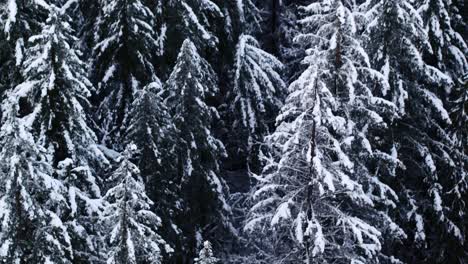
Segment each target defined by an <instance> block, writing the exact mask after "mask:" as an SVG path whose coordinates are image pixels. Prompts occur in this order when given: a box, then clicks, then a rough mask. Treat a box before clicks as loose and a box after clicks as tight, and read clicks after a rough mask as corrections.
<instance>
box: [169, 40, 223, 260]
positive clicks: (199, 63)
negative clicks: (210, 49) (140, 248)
mask: <svg viewBox="0 0 468 264" xmlns="http://www.w3.org/2000/svg"><path fill="white" fill-rule="evenodd" d="M217 89H218V87H217V82H216V76H215V73H214V72H213V70H212V68H211V67H210V65H209V64H208V62H206V61H205V60H204V59H203V58H202V57H201V56H200V55H199V54H198V52H197V49H196V48H195V45H194V44H193V43H192V42H191V41H190V40H188V39H187V40H185V41H184V43H183V45H182V47H181V50H180V53H179V56H178V59H177V64H176V65H175V67H174V70H173V72H172V74H171V75H170V77H169V79H168V81H167V82H166V86H165V90H166V92H167V93H168V95H167V98H166V99H165V101H166V104H167V105H168V106H170V112H171V114H172V116H173V120H174V124H175V126H176V128H177V129H178V137H179V139H178V140H179V143H178V146H177V150H176V153H177V155H178V169H179V172H178V174H179V177H180V178H181V180H180V182H181V188H182V192H181V194H182V199H183V203H184V204H183V206H184V208H183V212H184V213H183V214H182V216H181V218H180V219H179V227H180V228H181V229H182V230H183V232H184V234H185V235H186V237H187V240H186V243H187V245H186V247H187V249H186V250H185V253H186V256H187V257H189V258H193V257H195V256H196V248H197V245H198V243H201V242H202V241H199V240H200V239H201V238H202V239H211V240H212V241H221V240H220V236H225V235H226V233H225V232H223V230H225V229H226V228H229V227H230V222H229V219H228V214H229V213H230V208H229V206H228V205H227V204H226V201H225V195H226V192H227V190H226V187H225V183H224V180H223V179H222V178H221V177H219V175H218V171H219V160H220V159H221V158H222V157H223V156H225V150H224V146H223V144H222V143H221V141H219V140H218V139H216V138H215V137H214V136H213V135H212V132H211V123H212V121H213V120H214V119H215V118H217V117H218V113H217V111H216V109H215V108H214V107H210V106H208V105H207V104H206V102H205V100H206V98H207V97H208V96H210V95H214V94H215V93H216V92H217Z"/></svg>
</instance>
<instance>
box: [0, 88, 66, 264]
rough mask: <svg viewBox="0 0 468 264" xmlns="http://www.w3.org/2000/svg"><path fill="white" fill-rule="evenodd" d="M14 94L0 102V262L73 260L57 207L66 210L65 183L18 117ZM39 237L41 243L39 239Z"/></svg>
mask: <svg viewBox="0 0 468 264" xmlns="http://www.w3.org/2000/svg"><path fill="white" fill-rule="evenodd" d="M17 95H18V94H16V93H9V95H8V99H5V100H4V101H3V104H2V110H3V112H4V118H3V120H2V121H3V126H2V128H1V130H0V146H1V151H0V184H1V188H0V222H1V225H0V244H1V246H0V261H1V262H3V263H72V259H73V254H72V247H71V241H70V236H69V233H68V232H69V231H68V229H67V227H66V226H65V225H64V223H63V222H62V220H61V219H60V215H57V212H60V211H61V210H64V209H67V204H66V198H65V195H66V188H65V186H64V185H63V184H62V182H61V181H59V180H57V179H55V178H53V176H52V175H53V170H52V167H51V166H50V164H49V162H48V160H47V156H46V153H45V150H44V149H42V148H41V147H39V146H37V145H36V144H35V141H34V138H33V137H32V135H31V134H30V133H29V131H28V128H27V127H25V126H24V123H25V121H26V120H24V119H22V118H17V116H16V115H17V114H18V113H17V111H16V109H17V104H18V100H17ZM39 241H40V243H38V242H39Z"/></svg>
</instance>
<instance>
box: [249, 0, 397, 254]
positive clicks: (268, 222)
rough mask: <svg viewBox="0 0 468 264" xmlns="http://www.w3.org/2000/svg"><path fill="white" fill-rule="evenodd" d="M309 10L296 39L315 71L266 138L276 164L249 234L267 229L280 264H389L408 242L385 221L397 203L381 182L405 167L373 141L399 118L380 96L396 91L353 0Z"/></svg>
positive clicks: (261, 190)
mask: <svg viewBox="0 0 468 264" xmlns="http://www.w3.org/2000/svg"><path fill="white" fill-rule="evenodd" d="M302 9H303V11H304V12H305V16H304V17H303V18H302V19H301V20H300V23H301V24H302V28H303V32H302V33H300V34H299V35H298V36H296V38H297V41H301V42H304V45H302V46H303V47H307V50H306V53H307V54H308V56H307V57H306V58H305V60H304V63H306V64H307V65H308V68H307V69H306V70H305V71H304V72H303V73H302V75H301V76H300V77H299V78H298V79H297V80H295V81H294V82H293V83H292V84H291V86H290V94H289V96H288V98H287V100H286V104H285V106H284V107H283V109H282V112H281V114H280V115H279V117H278V119H277V122H278V123H279V126H278V128H277V129H276V131H275V132H274V133H273V134H272V135H270V136H268V137H267V143H268V144H269V146H270V155H269V156H267V157H266V160H267V164H266V166H265V168H264V171H263V175H262V177H260V178H258V181H259V184H258V186H257V187H256V188H255V189H254V192H253V199H255V200H256V204H254V205H253V206H252V208H251V213H250V215H249V218H248V219H247V220H248V221H247V223H246V225H245V230H246V231H248V232H252V233H253V235H252V236H253V237H256V236H258V235H260V236H261V233H263V232H264V231H263V230H268V232H267V236H270V238H271V240H270V241H269V242H270V243H273V247H272V248H270V254H272V255H273V256H274V257H273V260H269V261H273V262H275V261H278V262H279V261H281V262H282V263H297V262H299V261H303V262H304V263H350V262H351V263H369V262H370V263H374V262H376V263H377V262H378V261H386V262H391V261H392V259H394V257H393V256H391V255H387V254H386V252H384V250H383V249H384V244H385V243H387V242H388V241H391V240H393V239H401V238H404V237H405V234H404V232H403V231H402V230H401V229H400V228H399V227H398V226H397V225H396V224H395V223H394V221H393V220H392V219H391V218H390V216H389V215H387V210H388V209H391V208H395V207H396V201H397V200H398V197H397V196H396V193H395V192H394V191H393V190H392V189H391V188H390V187H389V186H387V185H386V184H385V183H383V182H382V178H383V175H386V174H388V173H390V172H391V171H392V168H394V167H395V166H396V165H397V164H398V162H399V161H398V160H396V159H395V158H394V157H392V156H391V154H390V153H387V152H390V151H389V150H387V152H386V151H384V150H385V149H384V147H383V146H380V144H379V142H377V141H376V140H375V137H376V136H377V135H376V134H375V132H374V131H375V130H379V129H385V128H386V127H387V125H386V123H385V122H384V117H391V116H392V114H393V112H394V111H395V110H396V107H395V106H394V105H393V104H392V103H391V102H389V101H387V100H384V99H383V98H380V97H378V96H377V95H376V92H377V91H378V90H377V91H375V87H380V86H386V85H387V86H388V84H386V83H385V81H384V78H383V76H382V75H381V74H378V73H377V72H376V71H374V70H372V69H371V68H370V62H369V60H368V56H367V54H366V53H365V52H364V50H363V48H362V47H361V45H360V42H359V39H358V38H357V30H358V24H357V23H356V22H357V21H356V17H358V15H357V14H355V13H354V11H355V9H356V6H355V5H354V1H341V0H336V1H318V2H315V3H312V4H310V5H308V6H305V7H303V8H302ZM268 247H269V246H266V248H268ZM394 261H397V260H396V259H394Z"/></svg>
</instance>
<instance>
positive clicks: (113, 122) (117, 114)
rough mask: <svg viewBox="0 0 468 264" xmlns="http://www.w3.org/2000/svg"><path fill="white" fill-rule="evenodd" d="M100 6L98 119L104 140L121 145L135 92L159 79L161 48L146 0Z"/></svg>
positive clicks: (96, 64) (96, 49) (96, 62)
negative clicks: (158, 66)
mask: <svg viewBox="0 0 468 264" xmlns="http://www.w3.org/2000/svg"><path fill="white" fill-rule="evenodd" d="M99 8H100V10H101V11H100V14H99V16H98V18H97V19H96V20H97V26H96V28H97V29H98V33H97V37H96V44H95V46H94V49H93V53H94V54H93V72H94V73H93V80H94V81H95V82H96V84H97V96H96V98H95V101H96V102H95V103H96V105H97V106H98V107H97V108H98V109H97V113H96V119H97V122H98V125H99V127H100V130H101V131H100V133H99V134H100V136H101V140H102V141H103V142H104V143H106V144H108V145H109V146H111V147H112V148H116V149H119V148H121V147H122V146H120V145H121V141H122V138H121V136H122V133H123V132H124V130H125V128H124V127H123V126H122V124H123V121H124V120H125V117H126V116H127V114H128V112H129V107H130V104H131V102H132V101H133V94H134V93H135V91H136V90H137V89H138V88H141V87H143V86H145V85H147V84H149V83H151V82H153V81H156V80H157V77H156V69H155V67H154V63H155V60H156V56H157V55H158V54H159V53H160V52H161V50H160V43H159V41H160V39H159V32H158V31H157V30H156V29H155V28H156V17H155V14H154V13H153V9H152V6H150V5H149V4H148V3H147V2H146V1H141V0H136V1H127V0H119V1H113V0H112V1H111V0H108V1H101V2H100V6H99Z"/></svg>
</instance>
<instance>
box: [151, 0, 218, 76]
mask: <svg viewBox="0 0 468 264" xmlns="http://www.w3.org/2000/svg"><path fill="white" fill-rule="evenodd" d="M161 12H162V14H161V15H162V22H161V23H162V26H161V27H162V28H164V32H165V41H164V46H162V47H161V48H162V49H163V51H164V56H163V57H162V60H161V61H160V63H159V65H158V66H159V67H161V71H162V72H163V74H164V75H166V74H167V75H169V73H170V71H171V69H172V66H173V65H174V64H175V62H176V59H177V56H178V51H179V49H180V47H181V46H182V43H183V42H184V41H185V39H187V38H190V39H191V41H192V42H193V44H194V45H195V47H196V48H197V49H198V51H199V52H200V53H201V54H202V55H205V54H211V56H210V59H212V60H216V56H214V54H217V50H218V45H219V44H220V43H219V37H218V34H217V33H218V31H220V30H221V31H222V30H224V28H223V23H222V21H223V20H222V17H223V13H222V11H221V9H220V7H219V6H218V5H217V4H216V3H215V2H214V1H212V0H169V1H165V2H164V4H163V5H162V7H161Z"/></svg>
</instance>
